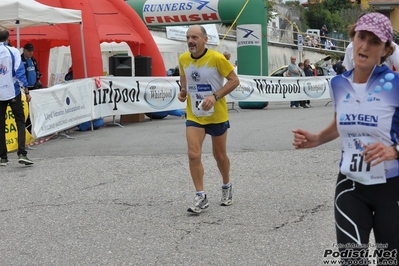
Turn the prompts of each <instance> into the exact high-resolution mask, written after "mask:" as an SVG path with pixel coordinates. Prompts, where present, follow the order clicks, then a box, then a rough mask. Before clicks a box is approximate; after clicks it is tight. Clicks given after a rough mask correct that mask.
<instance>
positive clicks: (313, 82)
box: [226, 75, 331, 102]
mask: <svg viewBox="0 0 399 266" xmlns="http://www.w3.org/2000/svg"><path fill="white" fill-rule="evenodd" d="M239 78H240V85H239V86H238V87H237V88H236V89H235V90H234V91H232V92H231V93H230V94H229V95H227V96H226V97H227V101H241V102H258V101H264V102H273V101H298V100H311V99H329V98H330V90H329V86H330V85H329V81H330V78H331V77H322V76H321V77H299V78H294V77H292V78H291V77H290V78H289V77H260V76H246V75H239Z"/></svg>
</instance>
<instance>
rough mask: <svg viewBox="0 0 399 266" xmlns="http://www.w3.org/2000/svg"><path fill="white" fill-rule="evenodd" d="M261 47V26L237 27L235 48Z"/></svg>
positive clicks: (244, 25) (247, 25)
mask: <svg viewBox="0 0 399 266" xmlns="http://www.w3.org/2000/svg"><path fill="white" fill-rule="evenodd" d="M241 46H262V25H260V24H242V25H240V26H238V27H237V47H241Z"/></svg>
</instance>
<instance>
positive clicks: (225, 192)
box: [220, 185, 233, 206]
mask: <svg viewBox="0 0 399 266" xmlns="http://www.w3.org/2000/svg"><path fill="white" fill-rule="evenodd" d="M231 204H233V185H230V186H229V187H228V188H222V199H221V200H220V205H221V206H230V205H231Z"/></svg>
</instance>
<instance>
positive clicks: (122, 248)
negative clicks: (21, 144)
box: [0, 100, 340, 266]
mask: <svg viewBox="0 0 399 266" xmlns="http://www.w3.org/2000/svg"><path fill="white" fill-rule="evenodd" d="M327 102H328V101H327V100H323V101H322V100H319V101H312V105H313V108H309V109H290V108H289V103H287V102H285V103H284V102H273V103H271V104H270V105H269V107H268V108H267V109H262V110H249V109H240V108H238V107H237V109H239V110H240V112H239V113H238V112H235V111H234V110H232V111H230V112H229V114H230V123H231V129H230V130H229V133H228V134H229V136H228V153H229V157H230V160H231V177H232V183H233V185H234V197H233V198H234V204H233V205H232V206H229V207H221V206H219V205H218V203H219V200H220V196H221V177H220V174H219V172H218V170H217V167H216V163H215V161H214V159H213V157H212V152H211V142H210V137H209V136H208V137H207V138H206V140H205V143H204V149H203V163H204V165H205V190H206V192H207V194H208V197H209V201H210V208H209V209H208V210H207V211H206V212H204V213H201V214H200V215H190V214H189V213H188V212H187V211H186V209H187V207H188V206H189V205H190V204H191V202H192V200H193V197H194V192H195V191H194V186H193V184H192V181H191V178H190V176H189V169H188V160H187V155H186V151H187V148H186V140H185V124H184V122H185V120H184V119H181V118H180V117H173V116H168V117H166V118H165V119H162V120H152V121H150V120H149V119H147V120H146V121H145V122H139V123H131V124H126V125H125V126H124V127H123V128H120V127H117V126H104V127H102V128H100V129H98V130H95V131H93V132H92V131H86V132H79V131H74V130H71V131H70V132H69V135H70V136H71V137H74V138H75V139H68V138H65V137H63V136H55V137H54V138H53V139H51V140H49V141H47V142H45V143H44V144H41V145H37V146H34V149H33V150H29V154H28V156H29V157H30V158H31V159H32V160H34V162H35V164H34V165H33V166H32V167H26V166H22V165H19V164H18V162H17V155H16V154H15V153H12V154H10V155H9V159H10V163H9V165H8V166H6V167H1V168H0V176H1V177H0V178H1V186H0V224H1V226H0V264H1V265H13V266H14V265H40V266H43V265H273V266H274V265H327V264H322V261H323V253H324V251H325V250H326V249H332V248H333V245H334V243H335V228H334V219H333V195H334V186H335V179H336V175H337V171H338V161H339V156H340V149H339V143H338V141H337V140H336V141H333V142H331V143H328V144H325V145H323V146H320V147H318V148H315V149H312V150H300V151H296V150H294V149H293V146H292V144H291V142H292V139H293V135H292V133H291V130H292V129H294V128H297V127H302V128H306V129H309V130H311V131H318V130H320V129H322V128H323V127H324V126H326V125H327V124H328V123H329V122H330V121H331V118H332V116H333V109H332V106H331V104H329V105H327V106H325V104H326V103H327ZM106 120H107V122H109V121H110V118H107V119H106Z"/></svg>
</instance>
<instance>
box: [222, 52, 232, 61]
mask: <svg viewBox="0 0 399 266" xmlns="http://www.w3.org/2000/svg"><path fill="white" fill-rule="evenodd" d="M223 55H224V57H225V58H226V60H227V61H230V58H231V54H230V52H228V51H225V52H224V53H223Z"/></svg>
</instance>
